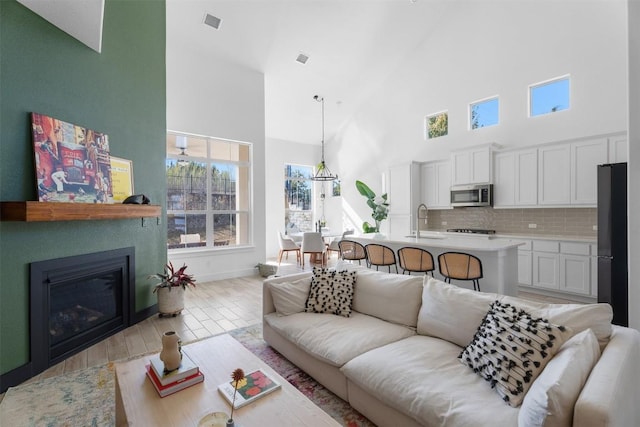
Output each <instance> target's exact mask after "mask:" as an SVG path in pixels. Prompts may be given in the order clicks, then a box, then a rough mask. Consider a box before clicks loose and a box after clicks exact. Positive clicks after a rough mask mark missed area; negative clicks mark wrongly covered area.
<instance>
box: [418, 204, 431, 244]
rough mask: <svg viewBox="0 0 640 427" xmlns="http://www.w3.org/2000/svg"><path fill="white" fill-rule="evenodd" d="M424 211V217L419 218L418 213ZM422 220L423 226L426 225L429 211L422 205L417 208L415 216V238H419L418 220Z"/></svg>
mask: <svg viewBox="0 0 640 427" xmlns="http://www.w3.org/2000/svg"><path fill="white" fill-rule="evenodd" d="M422 211H424V216H420V212H422ZM421 219H424V225H427V220H428V219H429V209H428V208H427V205H425V204H424V203H420V205H419V206H418V215H416V238H418V237H420V220H421Z"/></svg>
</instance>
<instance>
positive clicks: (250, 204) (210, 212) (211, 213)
mask: <svg viewBox="0 0 640 427" xmlns="http://www.w3.org/2000/svg"><path fill="white" fill-rule="evenodd" d="M170 135H173V136H174V137H177V136H185V137H187V138H196V139H200V140H204V141H205V142H206V157H202V156H196V155H189V159H188V160H189V161H192V162H198V163H204V164H205V166H206V173H205V176H206V191H207V194H206V201H205V206H206V208H205V209H186V208H185V209H181V210H176V209H171V210H170V209H169V200H168V198H167V206H166V210H167V211H166V212H167V217H168V216H169V215H179V216H184V217H185V221H186V217H187V216H188V215H205V224H206V225H205V234H206V236H205V245H204V246H188V245H187V244H185V245H184V246H178V247H175V246H173V247H170V246H169V236H168V235H167V250H168V251H169V253H184V252H188V251H198V252H203V251H233V250H237V249H243V248H247V247H253V246H254V242H255V240H254V228H255V227H254V219H255V215H254V182H253V177H254V162H253V143H251V142H246V141H237V140H231V139H226V138H218V137H213V136H206V135H199V134H193V133H188V132H179V131H173V130H168V131H167V139H168V138H169V136H170ZM216 141H217V142H223V143H229V144H236V145H244V146H246V147H247V148H248V158H249V159H248V161H245V160H228V159H218V158H214V157H212V156H213V153H212V152H213V149H212V145H213V143H214V142H216ZM167 144H168V141H167ZM176 148H177V147H176ZM186 152H187V154H188V153H189V149H188V147H187V148H186ZM181 158H182V157H181V156H180V155H178V154H170V153H169V152H167V153H166V155H165V170H166V164H167V161H168V160H175V161H179V160H180V159H181ZM213 165H233V166H234V167H235V168H236V171H239V170H240V169H241V168H243V167H246V169H247V173H248V177H247V186H248V189H247V190H248V194H247V195H246V199H247V209H246V210H245V209H214V208H213V203H212V194H211V192H212V189H213V177H212V168H213ZM165 179H167V180H168V177H167V178H165ZM237 179H238V177H236V180H237ZM168 190H169V189H168V188H167V192H168ZM236 205H237V204H236ZM216 215H236V216H237V217H238V216H241V215H246V225H247V230H246V236H247V239H246V243H243V244H238V245H225V246H216V245H215V239H214V217H215V216H216ZM237 217H236V218H237ZM239 223H240V222H239V221H237V222H236V226H237V225H238V224H239ZM187 231H188V230H187Z"/></svg>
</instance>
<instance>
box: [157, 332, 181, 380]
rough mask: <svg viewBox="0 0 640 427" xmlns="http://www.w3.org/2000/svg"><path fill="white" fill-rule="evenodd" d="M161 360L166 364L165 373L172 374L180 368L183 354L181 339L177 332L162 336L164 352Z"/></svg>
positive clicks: (161, 353)
mask: <svg viewBox="0 0 640 427" xmlns="http://www.w3.org/2000/svg"><path fill="white" fill-rule="evenodd" d="M160 360H162V363H164V370H165V372H171V371H174V370H176V369H178V368H179V367H180V363H181V362H182V352H181V351H180V337H179V336H178V334H176V333H175V331H168V332H165V333H164V334H163V335H162V351H161V352H160Z"/></svg>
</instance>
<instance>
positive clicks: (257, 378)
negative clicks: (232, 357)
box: [218, 369, 281, 409]
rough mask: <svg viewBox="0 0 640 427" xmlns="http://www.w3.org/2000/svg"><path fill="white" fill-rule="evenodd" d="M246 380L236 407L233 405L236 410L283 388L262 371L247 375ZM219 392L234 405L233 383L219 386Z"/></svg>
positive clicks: (237, 397) (237, 395)
mask: <svg viewBox="0 0 640 427" xmlns="http://www.w3.org/2000/svg"><path fill="white" fill-rule="evenodd" d="M245 378H246V379H247V384H246V385H245V386H244V387H240V388H239V389H238V391H237V393H236V401H235V405H233V407H234V408H235V409H238V408H240V407H242V406H244V405H247V404H249V403H251V402H253V401H254V400H256V399H259V398H261V397H262V396H264V395H267V394H269V393H271V392H272V391H275V390H278V389H279V388H280V387H281V386H280V384H278V383H277V382H275V381H274V380H273V379H272V378H271V377H270V376H269V375H267V374H266V373H265V372H264V371H263V370H262V369H258V370H255V371H253V372H251V373H249V374H247V375H245ZM218 391H219V392H220V394H222V395H223V396H224V397H225V399H227V400H228V401H229V403H230V404H233V392H234V387H233V381H228V382H226V383H223V384H220V385H219V386H218Z"/></svg>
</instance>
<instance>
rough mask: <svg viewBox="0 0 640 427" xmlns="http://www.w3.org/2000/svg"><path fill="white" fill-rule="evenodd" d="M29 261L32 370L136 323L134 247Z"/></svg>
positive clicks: (56, 360)
mask: <svg viewBox="0 0 640 427" xmlns="http://www.w3.org/2000/svg"><path fill="white" fill-rule="evenodd" d="M30 267H31V268H30V270H31V279H30V286H31V297H30V300H31V304H30V309H31V310H30V316H31V317H30V318H31V366H32V375H37V374H38V373H40V372H42V371H44V370H45V369H47V368H48V367H50V366H53V365H55V364H56V363H58V362H61V361H62V360H64V359H66V358H68V357H69V356H72V355H74V354H76V353H78V352H80V351H82V350H84V349H86V348H88V347H90V346H91V345H93V344H95V343H97V342H99V341H101V340H103V339H104V338H107V337H109V336H111V335H113V334H115V333H116V332H118V331H121V330H122V329H125V328H127V327H128V326H130V325H131V324H132V323H133V317H134V314H135V298H134V291H135V248H133V247H129V248H123V249H114V250H109V251H104V252H97V253H92V254H86V255H79V256H72V257H67V258H58V259H52V260H47V261H39V262H33V263H31V266H30Z"/></svg>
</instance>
